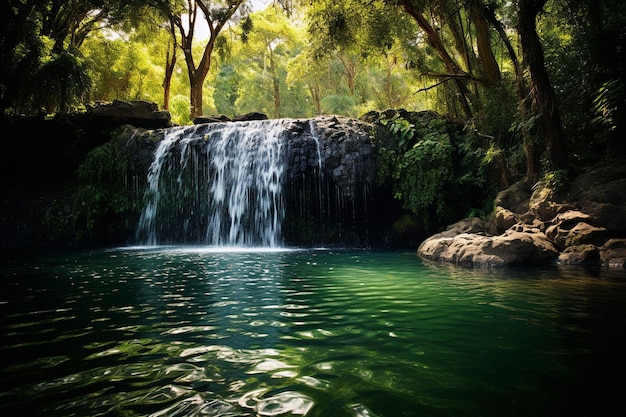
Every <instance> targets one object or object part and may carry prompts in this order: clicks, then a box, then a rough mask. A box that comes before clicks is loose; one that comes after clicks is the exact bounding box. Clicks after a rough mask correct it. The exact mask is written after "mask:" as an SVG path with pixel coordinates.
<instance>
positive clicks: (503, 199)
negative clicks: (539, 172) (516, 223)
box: [494, 181, 531, 214]
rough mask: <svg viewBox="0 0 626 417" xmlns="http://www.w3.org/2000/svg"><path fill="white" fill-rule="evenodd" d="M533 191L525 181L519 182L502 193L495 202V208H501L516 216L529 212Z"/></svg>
mask: <svg viewBox="0 0 626 417" xmlns="http://www.w3.org/2000/svg"><path fill="white" fill-rule="evenodd" d="M530 195H531V189H530V187H529V186H528V184H526V182H525V181H519V182H516V183H515V184H513V185H512V186H510V187H509V188H507V189H506V190H503V191H500V192H499V193H498V195H497V196H496V198H495V200H494V206H496V207H497V206H500V207H502V208H505V209H507V210H510V211H512V212H513V213H516V214H523V213H526V212H527V211H528V208H529V199H530Z"/></svg>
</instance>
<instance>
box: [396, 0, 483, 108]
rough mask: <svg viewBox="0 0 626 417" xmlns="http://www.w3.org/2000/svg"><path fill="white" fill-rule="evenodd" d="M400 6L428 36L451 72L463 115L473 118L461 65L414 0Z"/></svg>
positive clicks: (401, 1) (401, 2)
mask: <svg viewBox="0 0 626 417" xmlns="http://www.w3.org/2000/svg"><path fill="white" fill-rule="evenodd" d="M400 4H401V5H402V7H403V8H404V10H405V11H406V12H407V14H408V15H409V16H411V17H412V18H413V20H415V22H416V23H417V25H418V26H419V27H420V29H422V31H423V32H424V33H425V34H426V39H427V42H428V44H429V45H430V46H432V47H433V48H434V49H435V51H437V54H438V55H439V58H440V59H441V61H442V62H443V65H444V66H445V67H446V70H447V71H448V72H449V75H451V76H452V77H451V78H450V79H451V80H452V82H453V83H454V86H455V88H456V91H457V99H458V102H459V104H460V105H461V109H462V110H463V114H464V115H465V117H466V118H467V119H471V118H472V109H471V107H470V103H469V101H468V99H467V96H468V95H469V89H468V88H467V85H466V84H465V80H463V77H460V75H463V71H462V70H461V68H460V67H459V65H458V64H457V63H456V62H455V61H454V59H453V58H452V57H451V56H450V54H449V53H448V51H447V49H446V47H445V45H444V44H443V41H442V40H441V38H440V37H439V34H438V33H437V31H436V30H435V28H433V27H432V26H431V24H430V23H429V22H428V20H426V18H425V17H424V15H423V14H422V12H421V11H420V10H419V8H418V6H417V4H415V1H414V0H400Z"/></svg>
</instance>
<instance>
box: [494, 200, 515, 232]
mask: <svg viewBox="0 0 626 417" xmlns="http://www.w3.org/2000/svg"><path fill="white" fill-rule="evenodd" d="M517 222H518V215H517V214H515V213H513V212H512V211H511V210H508V209H505V208H504V207H502V206H496V208H495V210H494V211H493V213H492V214H491V216H490V217H489V220H488V221H487V228H488V230H489V232H490V233H491V234H493V235H499V234H502V233H504V232H505V231H506V230H507V229H510V228H511V227H513V226H514V225H515V224H516V223H517Z"/></svg>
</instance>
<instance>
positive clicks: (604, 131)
mask: <svg viewBox="0 0 626 417" xmlns="http://www.w3.org/2000/svg"><path fill="white" fill-rule="evenodd" d="M593 110H594V111H595V113H596V114H597V117H595V118H594V119H593V120H592V121H591V123H592V125H593V126H594V127H596V128H597V129H598V131H599V136H600V138H601V139H603V140H605V141H609V142H611V141H614V140H615V136H616V133H617V132H618V131H619V129H620V127H623V126H622V125H623V123H624V122H625V121H626V120H624V112H625V111H626V87H625V83H624V81H622V80H617V79H614V80H609V81H607V82H605V83H604V84H602V87H600V89H599V90H598V92H597V94H596V97H595V98H594V100H593ZM616 145H617V144H614V143H609V151H613V150H616V149H615V148H616V147H617V146H616Z"/></svg>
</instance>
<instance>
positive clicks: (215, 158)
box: [136, 120, 321, 247]
mask: <svg viewBox="0 0 626 417" xmlns="http://www.w3.org/2000/svg"><path fill="white" fill-rule="evenodd" d="M285 123H288V121H285V120H264V121H255V122H241V123H227V124H224V123H219V124H213V125H209V126H206V125H204V126H203V125H198V126H193V127H180V128H173V129H170V130H169V131H168V132H167V133H166V134H165V137H164V139H163V140H162V141H161V142H160V143H159V145H158V148H157V150H156V152H155V158H154V161H153V163H152V165H151V167H150V171H149V174H148V180H147V182H148V189H147V192H146V196H145V199H144V208H143V211H142V214H141V218H140V220H139V224H138V227H137V232H136V238H137V241H138V242H139V243H141V244H146V245H162V244H170V243H181V242H184V243H200V244H206V245H214V246H262V247H278V246H280V245H281V224H282V220H283V217H284V201H283V197H282V185H283V174H284V171H285V161H284V159H285V157H284V152H283V149H282V148H283V142H284V141H283V140H281V134H282V133H284V132H285ZM320 164H321V161H320Z"/></svg>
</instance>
